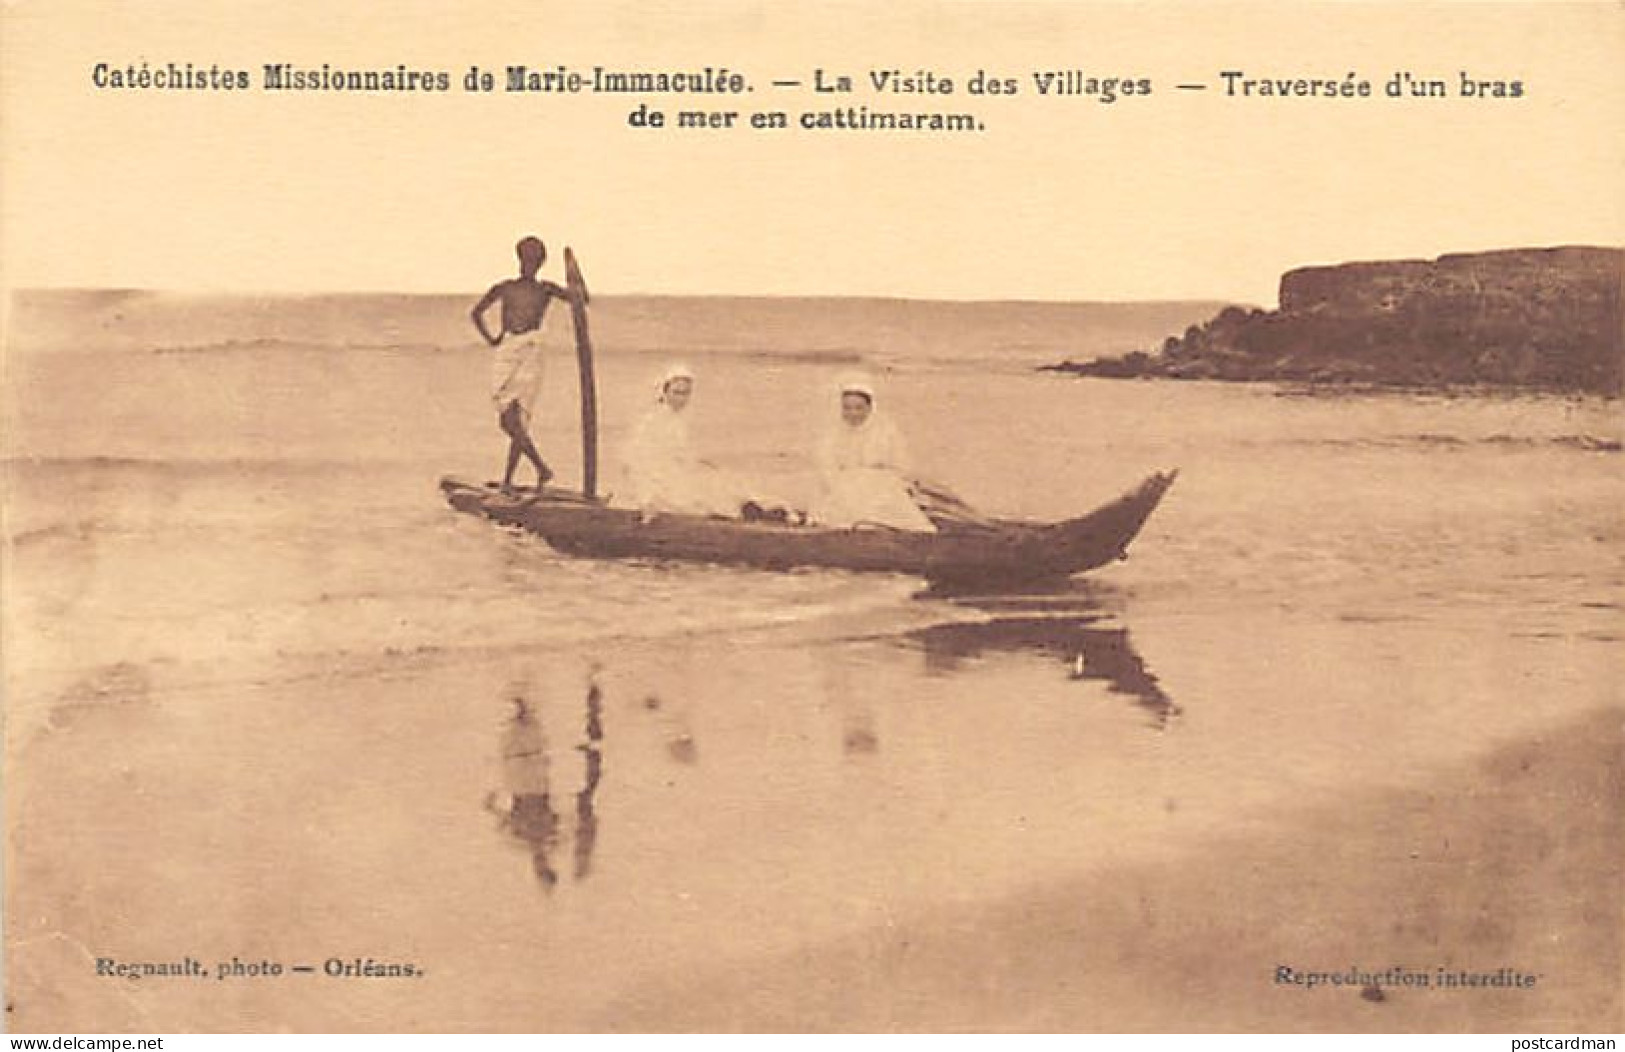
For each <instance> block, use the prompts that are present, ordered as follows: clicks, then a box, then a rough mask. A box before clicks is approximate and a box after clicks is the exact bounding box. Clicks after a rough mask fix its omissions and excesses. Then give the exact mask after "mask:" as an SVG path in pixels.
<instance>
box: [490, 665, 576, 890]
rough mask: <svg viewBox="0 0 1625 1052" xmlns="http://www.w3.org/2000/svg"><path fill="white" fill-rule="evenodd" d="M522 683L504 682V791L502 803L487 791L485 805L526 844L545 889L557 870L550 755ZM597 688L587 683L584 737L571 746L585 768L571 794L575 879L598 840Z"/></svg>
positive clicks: (556, 878) (549, 887)
mask: <svg viewBox="0 0 1625 1052" xmlns="http://www.w3.org/2000/svg"><path fill="white" fill-rule="evenodd" d="M527 689H528V688H527V687H526V686H525V685H524V684H516V685H514V686H513V687H510V688H509V700H511V701H512V702H513V706H514V709H513V715H512V716H510V717H509V719H508V722H507V724H506V725H505V726H504V727H503V729H502V784H503V789H504V790H505V791H506V795H507V805H506V807H499V806H498V805H497V801H498V800H500V799H501V795H500V794H498V793H493V794H491V796H490V797H488V798H487V800H486V806H487V807H488V808H489V809H490V810H492V811H493V812H495V813H496V814H497V815H498V816H499V817H500V818H501V819H502V825H503V827H504V828H505V829H507V830H508V832H510V833H512V834H513V835H514V836H516V837H518V838H519V839H520V840H523V841H525V843H526V844H527V845H529V847H530V854H531V868H532V869H534V870H535V873H536V879H537V880H539V881H541V882H542V886H543V888H545V889H546V890H548V891H551V890H552V889H553V888H554V886H555V885H557V884H558V882H559V876H558V871H557V870H555V869H554V868H553V856H554V853H555V852H556V850H557V848H558V846H559V839H560V834H561V832H562V830H561V822H560V820H559V813H558V811H557V810H555V809H554V807H553V796H552V786H551V774H552V758H551V757H550V755H549V753H548V748H549V746H548V741H547V735H546V733H545V732H544V731H543V730H542V723H541V720H540V718H539V717H538V716H537V714H536V711H535V709H534V708H533V707H532V706H531V703H530V701H529V700H528V699H527V698H526V697H525V693H526V691H527ZM603 711H604V707H603V692H602V691H600V690H599V688H598V684H597V683H596V682H593V683H591V684H589V686H588V689H587V720H586V727H585V741H583V742H582V743H581V744H579V745H577V746H576V751H578V752H580V753H581V754H582V761H583V763H584V765H585V772H584V774H583V777H582V784H581V790H580V791H579V792H578V793H576V794H575V812H576V815H575V817H576V826H575V837H574V851H573V860H574V871H575V878H576V879H577V880H581V879H583V878H585V877H586V876H587V874H588V873H590V872H591V871H592V854H593V848H594V847H595V846H596V845H597V842H598V813H597V810H596V806H595V797H596V795H597V793H598V783H599V782H600V781H601V780H602V779H603V771H604V761H603V752H602V746H603V740H604V725H603Z"/></svg>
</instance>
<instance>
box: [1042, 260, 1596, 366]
mask: <svg viewBox="0 0 1625 1052" xmlns="http://www.w3.org/2000/svg"><path fill="white" fill-rule="evenodd" d="M1622 284H1625V251H1621V250H1620V249H1613V248H1589V247H1565V248H1546V249H1510V250H1506V251H1499V252H1478V253H1470V254H1459V255H1448V256H1441V257H1439V258H1438V259H1436V260H1433V261H1431V262H1427V261H1422V260H1404V261H1396V262H1382V263H1346V264H1342V265H1340V266H1327V267H1305V268H1302V269H1300V270H1293V271H1290V272H1288V273H1287V274H1286V275H1284V276H1283V277H1282V278H1281V288H1280V304H1281V306H1280V309H1279V310H1274V311H1263V310H1246V309H1243V308H1240V307H1227V308H1225V309H1224V310H1223V311H1221V312H1220V313H1219V314H1218V315H1217V316H1215V317H1214V318H1212V319H1211V320H1210V321H1208V322H1207V323H1205V324H1203V325H1199V326H1197V325H1193V326H1191V327H1190V328H1189V329H1187V330H1185V334H1184V335H1183V336H1170V337H1169V338H1168V339H1167V340H1166V341H1164V343H1163V346H1162V347H1161V349H1160V350H1158V351H1156V352H1155V353H1147V352H1143V351H1138V352H1134V353H1131V354H1128V355H1125V356H1123V357H1119V358H1109V359H1096V360H1094V361H1091V362H1083V363H1074V362H1064V363H1062V364H1060V365H1058V366H1050V367H1049V368H1052V369H1058V370H1061V371H1065V372H1074V373H1079V374H1081V375H1086V376H1106V377H1144V376H1155V377H1173V378H1186V379H1216V380H1290V381H1306V382H1312V383H1366V384H1392V385H1404V386H1430V387H1431V386H1447V385H1449V386H1454V385H1495V386H1508V387H1518V388H1532V389H1540V390H1561V391H1591V392H1598V393H1603V394H1610V395H1618V394H1620V392H1621V381H1622V365H1625V318H1622V314H1621V288H1622Z"/></svg>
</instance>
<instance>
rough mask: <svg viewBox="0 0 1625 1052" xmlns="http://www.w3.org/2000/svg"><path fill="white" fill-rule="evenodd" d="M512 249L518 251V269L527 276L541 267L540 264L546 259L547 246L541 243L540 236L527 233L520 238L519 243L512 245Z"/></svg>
mask: <svg viewBox="0 0 1625 1052" xmlns="http://www.w3.org/2000/svg"><path fill="white" fill-rule="evenodd" d="M514 251H515V252H517V253H519V269H520V271H521V272H523V273H524V274H526V275H527V276H528V275H533V274H535V273H536V272H537V271H538V270H540V269H542V264H543V263H545V262H546V261H547V246H546V245H544V244H542V239H541V238H539V237H536V236H534V235H529V234H527V235H526V236H525V237H522V238H520V239H519V244H517V245H515V246H514Z"/></svg>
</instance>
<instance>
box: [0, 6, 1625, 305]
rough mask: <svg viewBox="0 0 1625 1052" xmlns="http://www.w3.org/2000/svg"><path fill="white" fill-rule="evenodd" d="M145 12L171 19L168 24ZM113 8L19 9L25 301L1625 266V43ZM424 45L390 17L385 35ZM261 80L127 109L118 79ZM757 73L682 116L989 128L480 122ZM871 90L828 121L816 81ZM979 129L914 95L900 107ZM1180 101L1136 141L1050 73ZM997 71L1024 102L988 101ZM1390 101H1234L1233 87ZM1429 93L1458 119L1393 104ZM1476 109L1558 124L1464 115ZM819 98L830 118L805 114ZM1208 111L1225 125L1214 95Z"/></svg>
mask: <svg viewBox="0 0 1625 1052" xmlns="http://www.w3.org/2000/svg"><path fill="white" fill-rule="evenodd" d="M138 6H139V9H137V8H138ZM871 6H877V5H855V4H814V3H801V2H798V3H788V2H785V3H774V2H765V0H764V2H756V3H745V2H740V3H711V4H691V3H659V4H654V3H639V4H632V3H585V4H555V3H502V4H481V3H449V2H448V3H401V4H394V5H375V4H359V3H337V4H333V3H329V4H304V3H294V2H289V0H277V2H272V3H264V2H260V3H237V4H231V5H226V4H217V3H212V2H211V3H178V2H177V3H167V4H163V3H149V4H142V5H114V4H109V3H102V2H97V3H86V2H82V0H80V2H64V0H23V2H14V3H10V4H8V5H6V6H5V7H4V8H3V13H0V17H3V19H4V23H3V32H0V48H3V56H0V57H3V59H4V61H3V63H0V68H3V70H4V73H3V74H0V77H3V80H0V85H3V91H4V109H3V112H0V145H3V147H4V152H3V156H4V169H3V176H4V178H3V182H0V209H3V213H0V215H3V225H0V231H3V237H4V249H5V252H4V257H3V264H4V269H3V278H4V281H5V283H6V285H8V286H11V287H28V286H77V287H126V288H128V287H134V288H158V289H176V290H210V291H222V290H231V291H245V292H257V291H305V290H309V291H346V290H357V291H359V290H368V291H448V292H475V291H478V290H480V289H483V288H484V287H485V286H486V285H488V284H489V283H490V282H491V281H492V280H494V279H496V278H498V277H500V276H502V275H503V273H504V272H506V271H508V270H510V269H511V268H512V265H513V263H512V261H513V254H512V244H513V241H514V240H515V238H516V237H517V236H519V235H520V234H522V233H526V232H534V233H536V234H539V235H540V236H541V237H543V238H544V240H546V241H547V242H548V244H549V245H550V246H551V247H553V248H554V250H555V260H554V262H553V263H550V265H549V268H548V273H549V274H551V275H553V276H557V274H558V268H557V266H556V263H557V250H558V248H559V247H561V246H562V245H564V244H571V245H574V247H575V248H576V251H577V252H578V253H579V254H580V256H581V258H582V260H583V264H584V266H585V267H586V269H587V271H588V277H589V280H590V281H591V283H592V284H593V285H594V287H595V289H596V290H598V291H603V292H644V293H672V294H795V295H801V294H805V295H880V296H909V297H942V298H966V299H1059V300H1067V299H1071V300H1112V299H1179V298H1213V299H1234V300H1242V301H1248V302H1255V303H1262V304H1273V302H1274V296H1275V288H1276V281H1277V279H1278V277H1279V275H1280V273H1281V272H1282V271H1283V270H1286V269H1289V268H1291V267H1294V266H1300V265H1304V264H1309V263H1323V262H1337V261H1343V260H1350V259H1375V258H1393V257H1419V256H1434V255H1438V254H1440V253H1443V252H1451V251H1465V250H1476V249H1485V248H1496V247H1511V246H1522V245H1554V244H1569V243H1587V244H1616V245H1617V244H1621V243H1622V242H1625V135H1622V134H1621V129H1622V126H1625V61H1622V60H1621V56H1625V6H1622V5H1620V4H1616V3H1612V2H1598V3H1585V4H1578V5H1572V6H1565V5H1555V4H1544V3H1524V4H1512V5H1477V4H1466V3H1451V4H1439V5H1418V4H1397V5H1367V4H1360V3H1335V4H1326V5H1314V6H1310V5H1304V4H1292V5H1285V4H1259V3H1242V4H1213V3H1202V4H1164V5H1132V6H1131V5H1128V4H1123V3H1098V4H1088V3H1067V4H1048V3H1023V4H1010V3H999V4H994V3H971V2H932V3H923V2H916V3H906V2H905V3H898V4H895V5H888V6H887V7H886V8H885V9H884V10H883V11H882V10H871V9H870V8H871ZM386 7H387V10H388V13H387V14H386V13H385V10H386ZM143 61H145V62H148V63H150V64H151V65H152V66H153V67H158V66H162V65H164V64H166V63H168V62H175V63H177V64H184V63H187V62H191V63H192V64H193V65H194V66H195V67H203V68H207V67H208V66H209V65H210V64H214V63H218V64H219V65H221V66H222V67H226V68H232V69H242V70H246V71H248V73H249V75H250V79H251V81H252V85H253V87H252V90H249V91H246V92H230V93H224V92H221V93H215V92H187V91H158V90H146V91H141V90H111V89H106V90H99V89H97V88H96V87H95V86H94V85H93V83H92V70H93V67H94V66H95V65H96V64H97V63H99V62H107V63H109V64H111V65H112V66H114V67H120V68H122V67H125V66H127V65H129V64H130V63H132V62H133V63H137V64H139V63H141V62H143ZM274 62H289V63H294V64H296V65H298V66H301V67H320V66H321V64H323V63H324V62H325V63H329V64H331V65H333V66H336V67H342V68H345V69H394V68H395V66H396V65H397V64H398V63H405V64H406V65H407V66H408V67H410V68H414V69H432V70H444V71H447V72H449V73H450V74H451V80H452V90H451V91H449V92H445V93H432V94H423V93H387V94H373V95H367V94H348V93H337V94H335V93H331V92H320V91H318V92H283V93H268V92H265V91H262V90H261V81H262V67H263V65H264V64H266V63H274ZM512 63H524V64H527V65H530V66H534V67H553V66H557V65H559V64H564V65H567V66H569V67H571V68H573V69H579V70H584V71H590V70H591V67H593V66H594V65H602V66H605V67H609V68H614V69H623V70H627V69H650V70H668V69H680V70H689V69H701V68H703V67H705V66H707V65H710V66H726V67H728V68H729V69H731V70H738V71H739V72H741V73H743V74H744V75H745V76H746V77H747V78H748V80H749V81H750V83H751V84H752V85H753V86H754V87H755V90H754V91H753V92H750V93H749V94H745V95H741V96H703V97H693V96H688V97H684V96H670V95H668V96H662V97H647V101H649V102H650V103H651V104H652V105H653V106H655V107H656V108H660V109H663V110H666V111H668V112H675V111H676V110H678V109H683V108H705V109H711V110H737V111H739V112H740V113H741V114H743V115H746V116H742V117H741V118H740V121H741V123H743V122H744V121H745V120H747V119H748V114H749V113H750V112H752V111H757V110H771V109H780V110H784V111H786V112H787V113H788V114H789V115H790V117H791V119H792V120H795V119H797V117H798V115H799V114H800V113H801V112H802V111H822V110H830V109H835V108H845V107H847V106H860V105H861V106H868V107H869V108H870V109H871V110H894V111H927V110H929V111H941V112H968V113H971V114H974V115H975V116H976V117H977V118H979V119H980V120H981V121H982V122H983V123H984V124H985V126H986V130H984V131H981V132H977V133H964V134H957V135H955V134H935V135H931V134H925V135H922V134H918V133H908V132H859V131H822V132H812V131H778V132H753V131H750V130H746V129H740V130H732V131H696V130H671V129H668V130H664V131H650V130H644V129H635V128H631V127H629V126H628V125H627V123H626V119H625V118H626V114H627V112H628V111H629V110H631V109H632V108H633V107H634V106H635V105H636V104H637V102H638V101H640V98H639V97H634V96H624V95H592V94H587V93H583V94H579V95H568V96H566V95H534V94H510V93H505V92H503V91H501V90H500V84H499V90H498V91H497V92H494V93H492V94H488V95H485V94H471V93H466V92H464V91H463V90H462V87H461V81H462V76H463V74H464V73H465V72H466V71H467V69H468V67H469V66H470V65H471V64H479V65H481V66H482V67H485V68H487V69H491V70H494V71H496V72H497V73H498V74H499V78H500V72H501V69H502V67H504V66H506V65H508V64H512ZM820 67H822V68H823V69H825V70H826V71H827V74H828V75H829V76H831V77H833V76H834V75H837V74H841V73H845V74H847V75H850V76H852V77H853V79H854V81H855V82H856V86H857V87H858V88H859V91H858V92H857V93H854V94H852V95H849V96H845V97H841V96H836V95H820V94H817V93H814V92H813V91H812V90H811V88H810V81H811V79H812V76H813V71H814V70H815V69H817V68H820ZM894 68H895V69H899V70H901V71H902V72H904V73H912V72H914V71H916V70H919V69H922V68H923V69H928V70H931V71H934V72H935V73H937V74H939V75H945V76H947V77H949V78H951V79H952V80H953V81H954V86H955V89H956V90H955V92H954V94H952V95H946V96H942V95H923V96H922V95H892V94H886V95H877V94H876V93H875V92H873V91H872V90H869V89H868V75H869V72H870V71H871V70H876V69H894ZM1052 69H1069V70H1080V71H1082V72H1083V73H1084V74H1085V75H1086V76H1089V77H1119V78H1132V79H1140V78H1148V79H1149V80H1150V81H1151V82H1152V94H1151V95H1150V96H1149V97H1143V98H1132V97H1131V98H1123V99H1119V100H1118V101H1117V102H1115V103H1113V104H1110V105H1103V104H1101V103H1100V102H1098V101H1096V100H1095V99H1094V98H1091V97H1082V98H1076V97H1074V98H1055V97H1042V96H1039V95H1038V94H1037V93H1036V91H1035V87H1034V84H1035V82H1034V79H1033V76H1032V74H1033V73H1034V72H1042V71H1046V70H1052ZM978 70H985V71H988V72H990V73H993V74H995V75H997V76H998V77H1000V78H1006V77H1008V78H1014V79H1015V80H1016V81H1017V83H1018V88H1019V91H1018V94H1016V95H1015V96H1013V97H987V96H983V97H977V96H973V95H970V94H968V93H967V90H966V88H967V81H968V80H969V78H970V76H971V75H972V74H975V73H976V72H977V71H978ZM1224 70H1240V71H1244V72H1245V73H1246V74H1247V75H1248V76H1249V77H1253V76H1257V77H1285V78H1297V77H1315V78H1336V79H1339V80H1341V79H1342V78H1344V77H1345V76H1346V75H1347V74H1348V73H1350V72H1354V73H1356V74H1357V76H1358V77H1361V78H1364V79H1368V80H1370V81H1371V83H1372V87H1373V90H1374V92H1375V93H1376V95H1375V97H1373V98H1370V99H1355V100H1346V99H1320V98H1295V99H1251V100H1244V99H1239V98H1230V97H1226V95H1225V91H1224V82H1223V81H1222V80H1221V79H1220V76H1219V74H1220V72H1221V71H1224ZM1400 70H1409V71H1412V72H1413V73H1416V74H1417V75H1419V76H1422V77H1436V78H1439V79H1442V80H1444V81H1445V82H1446V83H1447V86H1448V88H1449V91H1450V93H1451V96H1452V97H1449V98H1444V99H1407V100H1402V101H1401V100H1389V99H1387V98H1385V97H1383V86H1384V84H1385V82H1386V81H1387V79H1388V77H1389V76H1390V75H1392V74H1393V73H1395V72H1397V71H1400ZM1462 71H1468V72H1469V73H1470V75H1471V76H1472V78H1473V79H1475V80H1476V79H1482V80H1491V81H1493V80H1500V81H1512V80H1519V81H1522V83H1523V91H1524V97H1523V98H1520V99H1495V98H1488V99H1463V98H1459V97H1455V96H1456V93H1457V92H1458V90H1459V86H1458V82H1459V79H1460V76H1461V72H1462ZM776 79H799V80H801V81H803V82H804V86H803V87H801V88H799V89H790V88H775V87H773V86H772V83H771V82H772V81H774V80H776ZM1180 83H1205V84H1207V85H1208V88H1207V90H1206V91H1203V92H1194V91H1181V90H1179V89H1178V88H1177V87H1176V85H1177V84H1180Z"/></svg>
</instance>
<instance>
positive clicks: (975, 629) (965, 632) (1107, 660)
mask: <svg viewBox="0 0 1625 1052" xmlns="http://www.w3.org/2000/svg"><path fill="white" fill-rule="evenodd" d="M1101 620H1103V615H1100V614H1074V615H1071V616H1046V617H1036V616H1025V617H997V618H994V619H993V620H991V621H982V622H952V623H949V624H941V625H932V626H931V627H929V628H923V629H920V630H918V631H915V632H911V633H909V636H908V638H909V639H911V640H913V641H914V642H917V643H919V644H921V645H923V646H924V648H925V662H926V670H927V671H928V672H931V673H934V674H944V673H949V672H953V671H955V670H957V669H958V668H959V667H960V664H961V663H962V662H963V661H964V660H965V659H967V658H974V657H977V656H979V655H980V654H982V653H983V652H984V651H1037V652H1039V653H1044V654H1053V655H1055V656H1057V657H1059V658H1060V659H1061V660H1062V661H1064V662H1065V663H1066V666H1067V669H1068V677H1069V678H1071V679H1094V680H1104V681H1105V682H1106V689H1107V690H1109V691H1112V692H1113V693H1117V694H1127V695H1129V696H1131V697H1132V698H1134V700H1135V701H1136V702H1137V703H1138V704H1139V705H1140V706H1142V707H1143V708H1145V709H1146V710H1148V711H1149V712H1150V713H1151V714H1152V716H1153V717H1154V719H1155V723H1156V725H1157V726H1158V727H1166V726H1167V725H1168V721H1169V720H1171V719H1172V718H1173V717H1175V716H1177V715H1179V706H1178V705H1176V704H1175V703H1174V700H1173V699H1172V698H1170V697H1169V696H1168V695H1167V693H1166V692H1165V691H1164V690H1163V689H1162V686H1161V685H1160V684H1159V683H1158V682H1157V677H1156V676H1155V675H1154V674H1153V673H1152V672H1151V670H1150V669H1148V668H1146V666H1145V662H1144V660H1142V659H1141V657H1140V655H1139V653H1138V652H1137V651H1136V650H1135V649H1134V644H1133V643H1132V642H1130V641H1129V634H1128V629H1126V628H1096V627H1092V625H1093V624H1094V623H1095V622H1098V621H1101Z"/></svg>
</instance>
